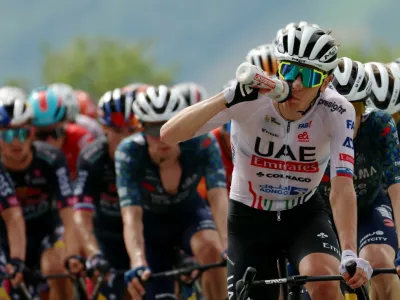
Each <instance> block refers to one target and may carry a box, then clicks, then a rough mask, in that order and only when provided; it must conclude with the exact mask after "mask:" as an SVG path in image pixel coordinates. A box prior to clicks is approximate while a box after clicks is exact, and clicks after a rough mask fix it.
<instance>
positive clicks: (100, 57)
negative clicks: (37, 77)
mask: <svg viewBox="0 0 400 300" xmlns="http://www.w3.org/2000/svg"><path fill="white" fill-rule="evenodd" d="M150 50H151V43H149V42H141V43H131V42H126V41H122V40H116V39H109V38H95V39H88V38H84V37H77V38H75V39H74V40H73V41H72V42H71V43H70V44H68V45H67V46H66V47H65V48H62V49H60V50H55V49H51V48H50V47H48V46H46V47H44V48H43V54H44V63H43V70H42V75H43V81H44V82H46V83H47V84H50V83H53V82H64V83H68V84H70V85H71V86H72V87H74V88H75V89H82V90H86V91H88V92H89V93H90V94H91V95H93V96H94V97H95V98H96V99H99V97H101V95H103V94H104V93H105V92H106V91H107V90H110V89H114V88H117V87H123V86H125V85H128V84H130V83H133V82H143V83H148V84H166V85H169V84H171V83H172V82H173V80H174V77H175V74H176V72H177V68H176V67H174V66H169V67H163V68H162V67H159V66H158V65H157V63H156V62H155V61H154V59H152V56H151V55H149V54H150V53H151V51H150Z"/></svg>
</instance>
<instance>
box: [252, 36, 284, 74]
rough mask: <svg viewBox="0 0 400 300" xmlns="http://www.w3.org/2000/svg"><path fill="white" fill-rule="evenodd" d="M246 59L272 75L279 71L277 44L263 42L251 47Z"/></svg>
mask: <svg viewBox="0 0 400 300" xmlns="http://www.w3.org/2000/svg"><path fill="white" fill-rule="evenodd" d="M245 61H247V62H248V63H251V64H253V65H255V66H257V67H259V68H261V69H263V70H264V71H265V72H267V73H268V75H270V76H276V72H277V71H278V61H277V60H276V57H275V46H274V45H272V44H263V45H260V46H258V47H256V48H253V49H251V50H250V51H249V53H247V56H246V58H245Z"/></svg>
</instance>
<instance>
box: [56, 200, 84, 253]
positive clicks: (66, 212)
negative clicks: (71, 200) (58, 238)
mask: <svg viewBox="0 0 400 300" xmlns="http://www.w3.org/2000/svg"><path fill="white" fill-rule="evenodd" d="M73 213H74V211H73V209H72V207H66V208H63V209H62V210H60V217H61V221H62V223H63V226H64V236H63V238H64V242H65V247H66V256H67V257H68V256H70V255H76V254H78V253H79V252H80V251H79V250H80V244H79V240H80V239H79V238H77V236H78V230H77V229H76V226H75V223H74V215H73Z"/></svg>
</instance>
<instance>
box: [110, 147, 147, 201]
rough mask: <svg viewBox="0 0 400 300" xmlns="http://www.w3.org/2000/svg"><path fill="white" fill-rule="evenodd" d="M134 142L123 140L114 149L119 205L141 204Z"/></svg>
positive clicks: (137, 161) (137, 158) (138, 158)
mask: <svg viewBox="0 0 400 300" xmlns="http://www.w3.org/2000/svg"><path fill="white" fill-rule="evenodd" d="M137 150H138V149H137V148H136V147H135V145H134V144H130V143H129V140H128V141H123V142H122V143H120V144H119V145H118V147H117V150H116V151H115V173H116V184H117V190H118V196H119V204H120V206H121V207H126V206H132V205H141V195H140V188H139V184H140V183H139V180H140V179H139V176H138V174H139V161H140V157H138V155H139V153H138V152H139V151H137Z"/></svg>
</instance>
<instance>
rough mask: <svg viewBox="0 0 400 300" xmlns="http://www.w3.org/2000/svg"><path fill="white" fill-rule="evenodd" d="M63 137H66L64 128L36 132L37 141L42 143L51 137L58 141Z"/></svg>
mask: <svg viewBox="0 0 400 300" xmlns="http://www.w3.org/2000/svg"><path fill="white" fill-rule="evenodd" d="M63 136H65V130H64V128H63V127H57V128H54V129H51V130H38V131H36V139H38V140H40V141H46V140H47V139H48V138H49V137H51V138H53V139H55V140H56V139H59V138H60V137H63Z"/></svg>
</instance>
